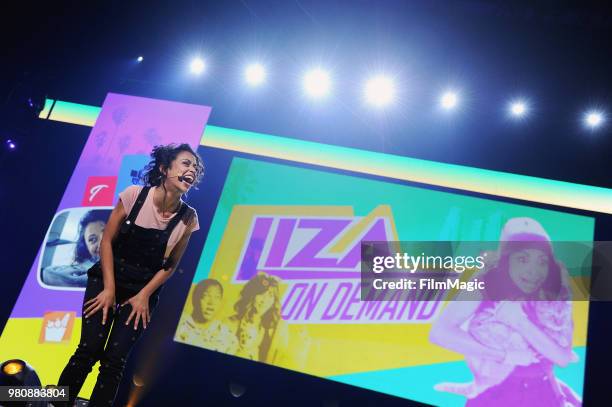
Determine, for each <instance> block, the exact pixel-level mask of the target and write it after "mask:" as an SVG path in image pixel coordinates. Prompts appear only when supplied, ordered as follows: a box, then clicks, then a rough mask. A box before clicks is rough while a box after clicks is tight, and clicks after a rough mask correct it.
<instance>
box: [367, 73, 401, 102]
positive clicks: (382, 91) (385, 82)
mask: <svg viewBox="0 0 612 407" xmlns="http://www.w3.org/2000/svg"><path fill="white" fill-rule="evenodd" d="M364 93H365V99H366V102H368V103H369V104H371V105H374V106H376V107H384V106H387V105H388V104H389V103H391V102H392V101H393V99H394V98H395V84H394V83H393V80H392V79H391V78H388V77H386V76H384V75H379V76H375V77H373V78H371V79H369V80H368V81H367V82H366V85H365V90H364Z"/></svg>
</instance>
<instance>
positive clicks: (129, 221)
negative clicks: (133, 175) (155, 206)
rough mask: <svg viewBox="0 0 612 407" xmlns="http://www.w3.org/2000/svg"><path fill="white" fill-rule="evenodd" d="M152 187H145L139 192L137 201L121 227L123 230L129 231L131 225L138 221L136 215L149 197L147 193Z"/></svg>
mask: <svg viewBox="0 0 612 407" xmlns="http://www.w3.org/2000/svg"><path fill="white" fill-rule="evenodd" d="M150 189H151V187H143V188H142V190H141V191H140V193H139V194H138V197H137V198H136V202H134V206H132V210H131V211H130V214H129V215H128V217H127V219H126V220H125V222H123V225H122V228H121V231H122V232H127V231H128V229H129V227H130V226H131V225H132V224H134V221H136V217H137V216H138V213H139V212H140V209H141V208H142V205H143V204H144V201H145V200H146V199H147V195H148V194H149V190H150Z"/></svg>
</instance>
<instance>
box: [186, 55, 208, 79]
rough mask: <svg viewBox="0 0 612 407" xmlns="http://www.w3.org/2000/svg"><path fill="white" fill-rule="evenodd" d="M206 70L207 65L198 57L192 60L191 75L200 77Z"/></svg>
mask: <svg viewBox="0 0 612 407" xmlns="http://www.w3.org/2000/svg"><path fill="white" fill-rule="evenodd" d="M205 69H206V63H205V62H204V60H203V59H202V58H200V57H196V58H194V59H192V60H191V64H190V65H189V70H190V71H191V73H193V74H195V75H199V74H201V73H202V72H204V70H205Z"/></svg>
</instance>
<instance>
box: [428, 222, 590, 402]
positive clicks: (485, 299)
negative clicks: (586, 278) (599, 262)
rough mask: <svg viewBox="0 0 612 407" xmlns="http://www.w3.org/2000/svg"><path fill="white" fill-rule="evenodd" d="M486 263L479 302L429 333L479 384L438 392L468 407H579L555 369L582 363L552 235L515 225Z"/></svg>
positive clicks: (459, 306)
mask: <svg viewBox="0 0 612 407" xmlns="http://www.w3.org/2000/svg"><path fill="white" fill-rule="evenodd" d="M485 258H487V267H486V268H485V270H484V272H483V274H482V275H479V276H478V278H479V279H483V280H484V281H485V284H486V286H485V290H484V292H483V293H480V294H479V296H480V297H481V298H480V299H478V298H475V297H474V296H471V297H470V298H469V300H464V301H462V300H461V298H458V299H456V300H455V301H453V302H451V303H449V305H448V307H447V308H446V309H445V310H444V311H443V313H442V314H441V315H440V317H439V318H438V319H437V320H436V322H435V323H434V324H433V325H432V329H431V332H430V340H431V341H432V342H433V343H436V344H438V345H440V346H442V347H445V348H447V349H449V350H453V351H455V352H458V353H461V354H463V355H465V358H466V362H467V364H468V366H469V367H470V370H471V371H472V374H473V375H474V381H472V382H469V383H448V382H445V383H439V384H437V385H436V386H434V388H435V389H436V390H438V391H446V392H450V393H455V394H459V395H462V396H465V397H466V398H467V403H466V406H470V407H474V406H489V405H496V406H515V405H524V406H531V405H534V406H535V405H537V406H551V407H552V406H559V407H568V406H577V405H580V404H581V402H580V399H579V397H578V396H577V395H576V394H575V393H574V392H573V391H572V390H571V389H570V388H569V386H567V385H566V384H565V383H563V382H562V381H560V380H559V379H558V378H557V377H556V376H555V373H554V369H553V368H554V366H555V365H556V366H560V367H565V366H566V365H567V364H568V363H571V362H575V361H576V360H577V357H576V354H575V353H574V352H573V351H572V334H573V320H572V306H571V301H570V299H571V298H570V297H571V293H570V289H569V284H568V276H567V271H566V270H565V268H564V267H563V265H562V264H561V263H560V262H559V261H558V260H557V259H556V258H555V255H554V252H553V247H552V244H551V241H550V237H549V236H548V233H546V231H545V230H544V228H543V227H542V225H540V223H538V222H537V221H536V220H534V219H531V218H513V219H510V220H508V221H507V222H506V224H505V225H504V227H503V229H502V232H501V236H500V242H499V248H498V250H497V252H496V253H487V256H485ZM460 295H461V294H460ZM464 327H465V329H464Z"/></svg>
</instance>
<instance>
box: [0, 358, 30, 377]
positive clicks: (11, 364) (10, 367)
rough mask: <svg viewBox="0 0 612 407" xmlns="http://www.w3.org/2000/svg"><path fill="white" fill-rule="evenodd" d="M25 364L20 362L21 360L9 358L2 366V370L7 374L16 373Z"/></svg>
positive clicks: (12, 374)
mask: <svg viewBox="0 0 612 407" xmlns="http://www.w3.org/2000/svg"><path fill="white" fill-rule="evenodd" d="M24 367H25V365H24V364H23V363H21V361H16V360H9V361H8V362H6V364H4V365H3V366H2V372H3V373H4V374H7V375H9V376H14V375H16V374H17V373H19V372H21V371H22V370H23V368H24Z"/></svg>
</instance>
